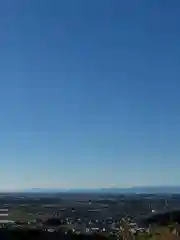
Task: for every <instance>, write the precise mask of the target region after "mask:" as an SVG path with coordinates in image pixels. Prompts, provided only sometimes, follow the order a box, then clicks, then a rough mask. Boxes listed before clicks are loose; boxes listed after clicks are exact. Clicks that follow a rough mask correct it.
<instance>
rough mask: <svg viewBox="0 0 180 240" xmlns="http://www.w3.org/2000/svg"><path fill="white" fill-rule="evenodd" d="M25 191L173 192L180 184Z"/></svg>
mask: <svg viewBox="0 0 180 240" xmlns="http://www.w3.org/2000/svg"><path fill="white" fill-rule="evenodd" d="M23 192H30V193H31V192H37V193H60V192H62V193H99V194H106V193H109V194H121V193H122V194H123V193H124V194H125V193H126V194H154V193H157V194H163V193H164V194H166V193H167V194H173V193H180V186H142V187H131V188H99V189H95V188H94V189H60V188H32V189H25V190H24V191H23Z"/></svg>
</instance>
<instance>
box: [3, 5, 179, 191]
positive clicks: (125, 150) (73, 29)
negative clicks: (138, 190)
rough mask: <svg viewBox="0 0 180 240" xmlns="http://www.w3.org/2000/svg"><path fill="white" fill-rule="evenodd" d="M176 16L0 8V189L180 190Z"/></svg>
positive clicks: (167, 11)
mask: <svg viewBox="0 0 180 240" xmlns="http://www.w3.org/2000/svg"><path fill="white" fill-rule="evenodd" d="M179 10H180V1H179V0H174V1H169V0H163V1H155V0H152V1H144V0H137V1H133V0H128V1H119V0H112V1H109V0H103V1H102V0H100V1H95V0H92V1H84V0H77V1H73V0H69V1H59V0H51V1H50V0H43V1H42V0H39V1H37V0H36V1H35V0H27V1H23V0H16V1H13V0H8V1H2V2H1V3H0V33H1V37H0V46H1V47H0V66H1V68H0V79H1V81H0V100H1V101H0V133H1V134H0V142H1V145H0V159H1V168H0V190H3V189H4V190H17V189H27V188H102V187H105V188H106V187H111V186H114V187H131V186H140V185H141V186H142V185H145V186H151V185H155V186H157V185H179V183H180V175H179V169H180V161H179V149H180V108H179V106H180V95H179V87H180V81H179V79H180V66H179V65H180V62H179V59H180V41H179V38H180V28H179V22H180V14H179Z"/></svg>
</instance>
